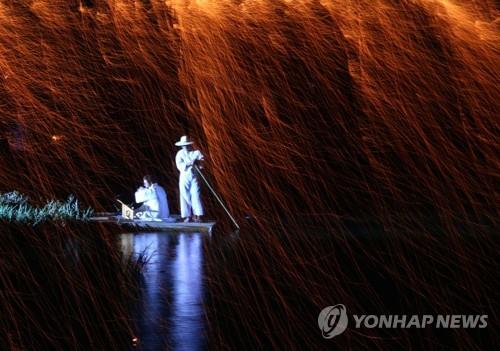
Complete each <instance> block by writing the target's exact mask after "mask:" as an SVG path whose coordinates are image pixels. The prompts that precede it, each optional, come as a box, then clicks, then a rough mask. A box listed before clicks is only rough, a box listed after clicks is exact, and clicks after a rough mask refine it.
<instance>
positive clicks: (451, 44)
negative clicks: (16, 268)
mask: <svg viewBox="0 0 500 351" xmlns="http://www.w3.org/2000/svg"><path fill="white" fill-rule="evenodd" d="M197 6H198V5H196V6H194V5H193V6H191V7H190V8H189V9H187V8H185V7H183V6H181V5H180V4H176V5H175V6H173V7H169V6H166V5H165V4H162V5H153V4H152V3H151V2H148V1H144V2H137V3H136V4H135V5H133V6H132V5H131V4H122V5H121V6H119V7H113V6H111V5H110V4H109V3H107V2H100V3H95V2H85V3H82V4H81V6H80V5H79V6H75V7H72V10H71V11H67V9H66V8H61V5H60V4H59V3H54V4H48V5H46V6H31V7H30V6H27V5H26V4H23V2H19V3H16V4H11V5H9V6H7V7H5V18H12V19H15V20H13V21H11V22H9V24H6V25H5V26H3V27H2V30H3V31H4V32H3V33H2V47H3V48H5V55H4V56H3V57H2V61H1V63H2V67H4V68H5V69H4V71H5V74H4V75H3V76H1V77H0V79H2V87H1V90H0V102H1V105H0V109H1V113H2V122H3V123H6V125H10V126H19V128H21V129H22V130H23V148H22V150H21V149H19V150H10V151H11V154H14V155H15V159H16V160H18V162H17V163H12V162H10V161H5V162H3V164H4V165H8V166H6V167H3V168H2V170H1V171H0V176H1V177H2V180H3V181H4V184H6V186H7V184H8V186H9V187H10V188H12V189H14V188H17V190H20V191H23V192H27V193H35V192H38V193H39V194H40V196H42V197H51V196H53V195H57V196H65V195H66V194H68V193H75V194H76V195H77V196H78V197H79V198H81V199H82V200H83V201H86V202H89V203H90V204H91V205H94V206H96V207H99V206H102V207H105V208H108V209H109V208H110V207H111V206H112V200H110V199H113V198H114V197H115V196H116V195H118V194H122V196H127V194H130V193H132V192H133V190H134V189H135V188H136V186H137V185H138V183H137V182H138V181H140V179H141V178H142V176H143V175H144V174H146V173H153V174H156V175H157V176H159V177H160V182H161V183H162V185H164V186H165V188H166V189H167V193H168V194H169V198H170V199H172V200H174V199H176V198H177V195H178V194H177V176H178V174H177V171H176V170H175V166H174V162H173V158H174V156H175V152H176V151H177V149H176V147H175V146H174V145H173V143H174V142H175V140H177V139H178V138H179V136H180V135H183V134H186V133H190V134H191V135H192V137H193V138H195V139H196V140H198V141H199V147H200V148H201V150H202V151H203V152H204V153H205V154H206V156H207V167H206V172H207V173H208V174H210V176H211V180H212V181H213V182H214V184H215V186H216V188H217V189H218V190H219V191H220V192H221V194H222V196H223V197H224V198H225V199H227V202H228V203H229V205H230V207H231V208H232V209H233V210H234V211H236V212H240V213H239V214H244V213H245V214H251V215H252V216H253V217H269V216H270V217H271V218H273V219H274V220H276V221H280V220H281V219H283V217H287V216H288V217H290V216H291V215H296V214H302V215H305V216H307V215H312V214H314V213H315V214H327V215H349V216H353V217H366V216H372V215H373V216H378V217H379V218H381V217H384V216H390V214H391V213H393V212H394V211H406V212H407V213H416V212H424V213H427V214H429V213H433V214H434V215H436V216H449V214H450V213H453V214H455V215H456V216H458V217H465V218H467V219H470V220H476V219H478V218H474V217H478V214H482V215H483V216H484V217H491V216H492V211H491V208H492V207H494V200H495V199H494V198H493V194H494V191H493V189H494V188H493V180H492V174H493V169H494V166H495V159H496V158H497V157H496V155H495V153H494V148H493V146H492V141H493V138H492V136H493V134H492V133H491V130H493V129H492V128H493V127H494V126H495V117H496V111H497V110H498V99H497V98H496V96H494V95H495V94H494V89H493V87H494V76H493V75H492V73H491V72H493V71H494V70H492V68H493V67H492V62H494V58H495V52H494V50H493V45H492V42H491V36H490V34H491V30H492V29H491V28H493V27H492V26H493V24H492V23H489V22H488V21H490V18H491V14H490V12H491V11H492V10H494V9H492V8H491V6H490V7H488V6H486V2H485V4H483V5H482V6H481V7H477V8H476V9H475V10H474V9H471V8H470V7H467V6H463V7H460V9H461V11H462V12H453V11H451V10H452V9H449V8H447V7H446V6H447V5H446V4H445V5H436V4H434V5H431V4H427V3H424V2H422V3H420V2H413V3H404V4H400V3H399V2H394V1H386V2H384V6H379V7H378V5H376V4H373V3H370V2H367V3H366V4H362V5H361V4H359V7H357V6H358V5H355V4H351V3H349V4H341V3H338V2H331V3H329V2H326V3H325V4H324V5H322V4H321V3H320V2H317V1H313V2H311V3H310V4H309V5H308V6H299V5H297V4H287V3H284V2H262V3H259V4H255V3H249V2H234V4H231V3H229V2H227V3H225V4H224V6H226V7H224V6H222V5H220V6H222V7H218V6H219V5H217V6H216V5H215V4H209V3H203V4H201V3H200V4H199V6H198V7H197ZM485 8H487V9H488V10H485ZM226 10H227V11H226ZM474 11H477V12H474ZM446 13H447V14H448V15H443V14H446ZM457 13H458V14H460V13H463V14H467V16H469V17H470V18H475V19H477V20H478V21H484V25H483V26H482V27H481V26H473V27H470V25H471V24H470V23H469V22H467V21H465V22H463V21H460V20H461V19H463V18H462V17H460V16H459V15H457ZM457 16H458V17H457ZM6 23H7V22H6ZM457 26H458V27H457ZM461 26H462V27H463V26H465V27H463V28H462V27H461ZM55 28H57V30H56V29H55ZM19 33H23V35H22V37H20V36H19ZM2 130H3V129H2ZM4 149H5V148H4ZM3 153H6V154H7V155H9V152H3ZM2 157H4V156H2ZM6 157H10V156H6ZM14 164H15V165H14ZM6 190H11V189H6ZM207 202H208V203H209V205H210V206H211V208H210V210H211V211H212V212H213V213H214V214H216V215H217V216H219V215H221V216H222V213H219V212H218V211H219V210H218V209H217V207H216V206H212V204H211V203H210V202H211V200H208V199H207ZM172 204H173V205H174V210H175V206H177V205H176V201H172ZM210 206H209V207H210ZM386 219H387V220H390V218H386Z"/></svg>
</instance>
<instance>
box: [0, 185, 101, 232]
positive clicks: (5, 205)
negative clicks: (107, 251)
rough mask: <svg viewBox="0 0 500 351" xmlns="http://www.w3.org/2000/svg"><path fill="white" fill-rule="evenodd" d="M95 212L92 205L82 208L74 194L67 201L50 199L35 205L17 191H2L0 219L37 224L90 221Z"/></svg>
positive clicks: (0, 195)
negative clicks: (41, 204) (40, 204)
mask: <svg viewBox="0 0 500 351" xmlns="http://www.w3.org/2000/svg"><path fill="white" fill-rule="evenodd" d="M93 212H94V211H93V209H92V208H90V207H89V208H86V209H81V208H80V206H79V203H78V200H77V199H76V198H75V197H74V196H73V195H70V196H69V197H68V199H67V200H66V201H60V200H49V201H47V202H46V203H45V204H44V205H43V206H35V205H33V204H31V203H30V202H29V198H28V197H27V196H25V195H23V194H20V193H18V192H17V191H13V192H10V193H3V194H2V193H0V221H6V222H9V223H23V224H30V225H33V226H35V225H38V224H40V223H43V222H47V221H57V222H67V221H88V220H89V218H90V217H91V216H92V214H93Z"/></svg>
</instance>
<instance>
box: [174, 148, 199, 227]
mask: <svg viewBox="0 0 500 351" xmlns="http://www.w3.org/2000/svg"><path fill="white" fill-rule="evenodd" d="M202 160H203V155H202V153H201V152H200V151H199V150H193V151H188V150H186V149H181V150H179V152H177V155H176V156H175V164H176V165H177V169H178V170H179V172H180V175H179V195H180V196H179V197H180V206H181V217H183V218H186V217H191V215H192V214H194V215H195V216H203V203H202V202H201V192H200V184H199V181H198V175H197V174H196V170H194V169H193V162H194V161H202Z"/></svg>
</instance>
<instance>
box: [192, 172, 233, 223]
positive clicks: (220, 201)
mask: <svg viewBox="0 0 500 351" xmlns="http://www.w3.org/2000/svg"><path fill="white" fill-rule="evenodd" d="M193 167H194V169H195V170H196V172H198V174H199V175H200V177H201V179H203V181H204V182H205V184H206V185H207V186H208V188H209V189H210V191H211V192H212V194H213V195H214V196H215V198H216V199H217V201H218V202H219V204H220V205H221V206H222V208H223V209H224V211H226V213H227V215H228V216H229V218H230V219H231V221H232V222H233V224H234V226H235V227H236V229H240V226H239V225H238V223H237V222H236V220H235V219H234V217H233V216H232V215H231V212H229V210H228V209H227V207H226V205H224V202H223V201H222V199H221V198H220V196H219V195H218V194H217V193H216V192H215V190H214V188H213V187H212V186H211V185H210V183H209V182H208V180H207V178H205V176H204V175H203V173H202V172H201V170H200V169H199V168H198V166H197V165H193Z"/></svg>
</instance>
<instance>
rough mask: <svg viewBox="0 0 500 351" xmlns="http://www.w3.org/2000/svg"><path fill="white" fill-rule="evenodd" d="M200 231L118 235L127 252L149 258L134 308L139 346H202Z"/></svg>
mask: <svg viewBox="0 0 500 351" xmlns="http://www.w3.org/2000/svg"><path fill="white" fill-rule="evenodd" d="M203 238H204V235H203V234H200V233H178V234H170V233H127V234H121V236H120V242H121V249H122V251H123V253H124V254H125V255H130V254H131V255H134V256H135V257H138V256H139V255H141V254H144V255H145V256H146V257H147V258H148V259H149V261H148V263H147V264H146V267H145V270H144V273H143V282H142V284H143V286H142V297H141V303H140V304H139V306H138V307H137V310H136V311H135V318H136V324H137V334H138V336H139V338H140V346H141V349H142V350H161V349H173V350H202V349H204V348H205V338H204V314H203V306H202V303H203V295H204V285H203V267H202V263H203V250H202V240H203Z"/></svg>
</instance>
